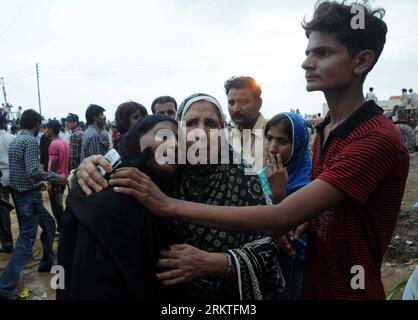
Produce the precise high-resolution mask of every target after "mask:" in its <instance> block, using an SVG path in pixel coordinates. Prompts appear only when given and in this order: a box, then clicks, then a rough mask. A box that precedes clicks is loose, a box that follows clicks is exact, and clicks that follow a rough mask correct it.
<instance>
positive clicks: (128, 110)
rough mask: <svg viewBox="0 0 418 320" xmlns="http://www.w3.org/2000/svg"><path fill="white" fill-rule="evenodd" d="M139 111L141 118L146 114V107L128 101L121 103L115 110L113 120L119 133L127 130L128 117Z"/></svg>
mask: <svg viewBox="0 0 418 320" xmlns="http://www.w3.org/2000/svg"><path fill="white" fill-rule="evenodd" d="M137 111H139V112H140V113H141V118H143V117H145V116H147V115H148V111H147V109H146V108H145V107H144V106H143V105H142V104H140V103H138V102H134V101H129V102H125V103H122V104H121V105H120V106H119V107H118V108H117V110H116V114H115V120H116V128H117V129H118V131H119V132H120V133H126V132H128V130H129V117H130V116H131V115H132V114H133V113H135V112H137Z"/></svg>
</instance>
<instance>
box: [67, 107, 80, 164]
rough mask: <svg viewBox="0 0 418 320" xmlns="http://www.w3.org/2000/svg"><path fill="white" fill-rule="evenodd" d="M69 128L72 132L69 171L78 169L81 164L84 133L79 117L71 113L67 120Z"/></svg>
mask: <svg viewBox="0 0 418 320" xmlns="http://www.w3.org/2000/svg"><path fill="white" fill-rule="evenodd" d="M66 122H67V126H68V128H69V129H70V130H71V131H72V132H71V137H70V163H69V170H70V171H71V170H73V169H75V168H77V167H78V166H79V164H80V158H81V145H82V143H83V136H84V131H83V129H81V127H80V126H79V119H78V115H76V114H73V113H69V114H68V116H67V119H66Z"/></svg>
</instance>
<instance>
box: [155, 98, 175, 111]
mask: <svg viewBox="0 0 418 320" xmlns="http://www.w3.org/2000/svg"><path fill="white" fill-rule="evenodd" d="M169 102H171V103H172V104H174V109H175V110H176V111H177V101H176V99H174V98H173V97H170V96H162V97H158V98H156V99H155V100H154V101H153V102H152V104H151V111H152V114H155V106H156V105H157V104H164V103H169Z"/></svg>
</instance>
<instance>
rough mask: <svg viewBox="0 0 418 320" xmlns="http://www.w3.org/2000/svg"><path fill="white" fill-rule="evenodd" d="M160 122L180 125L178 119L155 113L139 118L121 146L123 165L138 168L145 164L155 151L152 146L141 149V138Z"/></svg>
mask: <svg viewBox="0 0 418 320" xmlns="http://www.w3.org/2000/svg"><path fill="white" fill-rule="evenodd" d="M160 122H171V123H173V124H175V125H176V126H177V125H178V123H177V121H176V120H174V119H172V118H170V117H169V116H166V115H160V114H155V115H150V116H146V117H143V118H141V119H139V120H138V121H137V122H136V123H135V124H134V125H133V126H132V127H131V128H130V129H129V131H128V132H127V133H126V135H125V136H124V139H123V141H122V142H121V144H120V146H119V153H120V155H121V157H122V164H123V166H125V167H128V166H129V167H137V168H139V167H143V166H145V164H146V163H147V162H148V160H149V159H150V158H151V157H152V156H153V154H154V153H153V150H152V149H151V148H146V149H145V150H143V151H141V146H140V139H141V137H142V136H143V135H145V134H146V133H147V132H148V131H150V130H151V129H152V128H153V127H154V126H156V125H157V124H158V123H160Z"/></svg>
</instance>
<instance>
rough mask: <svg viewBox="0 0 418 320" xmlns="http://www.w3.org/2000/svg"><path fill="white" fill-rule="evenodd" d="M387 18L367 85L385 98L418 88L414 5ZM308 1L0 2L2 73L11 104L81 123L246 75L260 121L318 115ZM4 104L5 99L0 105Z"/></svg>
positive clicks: (412, 1)
mask: <svg viewBox="0 0 418 320" xmlns="http://www.w3.org/2000/svg"><path fill="white" fill-rule="evenodd" d="M371 3H372V5H373V6H383V7H384V8H385V9H386V10H387V14H386V17H385V21H386V22H387V24H388V27H389V34H388V42H387V45H386V48H385V51H384V53H383V55H382V57H381V59H380V62H379V63H378V65H377V66H376V68H375V70H374V72H373V73H372V74H371V75H370V76H369V78H368V80H367V82H366V88H368V87H369V86H374V87H375V90H376V94H377V96H378V97H379V98H380V99H387V98H388V97H389V96H390V95H395V94H398V93H399V91H400V89H401V88H403V87H408V88H409V87H414V88H416V91H418V72H417V70H418V19H417V15H416V13H417V12H418V2H417V1H416V0H402V1H393V0H377V1H372V2H371ZM314 4H315V0H298V1H288V0H257V1H256V0H206V1H203V0H195V1H192V0H152V1H150V0H148V1H145V0H119V1H113V0H13V1H11V0H0V48H1V49H0V76H2V77H4V79H5V85H6V90H7V98H8V101H9V102H10V103H12V104H13V105H14V106H15V109H16V108H17V106H19V105H22V106H23V107H24V109H25V108H29V107H31V108H36V109H37V108H38V98H37V88H36V77H35V64H36V63H39V68H40V85H41V98H42V113H43V115H44V116H46V117H57V118H60V117H63V116H65V115H66V114H67V113H68V112H73V113H78V114H79V115H80V118H84V112H85V109H86V107H87V106H88V105H89V104H90V103H96V104H100V105H102V106H104V107H105V108H106V110H107V116H108V119H110V120H113V119H114V112H115V110H116V107H117V105H118V104H120V103H122V102H124V101H127V100H134V101H138V102H140V103H142V104H144V105H145V106H146V107H147V108H148V109H150V104H151V102H152V100H153V99H154V98H155V97H157V96H160V95H172V96H174V97H175V98H176V99H177V101H179V102H181V100H182V99H184V98H185V97H186V96H188V95H189V94H192V93H195V92H205V93H209V94H212V95H214V96H215V97H217V98H218V99H219V100H220V101H221V103H222V105H223V106H224V110H225V112H226V113H227V109H226V97H225V94H224V91H223V83H224V81H225V80H226V79H227V78H228V77H230V76H232V75H250V76H253V77H255V78H256V79H257V81H258V82H259V83H261V84H262V89H263V100H264V104H263V109H262V112H263V113H264V114H265V115H266V116H268V117H271V116H273V115H274V114H276V113H278V112H280V111H288V110H289V109H290V108H300V109H301V110H302V112H304V113H316V112H321V111H322V104H323V102H324V98H323V96H322V94H321V93H307V92H306V91H305V79H304V72H303V70H302V69H301V67H300V66H301V63H302V61H303V59H304V51H305V48H306V44H307V40H306V38H305V36H304V33H303V31H302V28H301V27H300V22H301V20H302V19H303V17H304V16H305V15H307V16H308V17H309V16H311V15H312V12H313V8H314ZM0 100H2V102H3V99H2V97H1V96H0Z"/></svg>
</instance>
